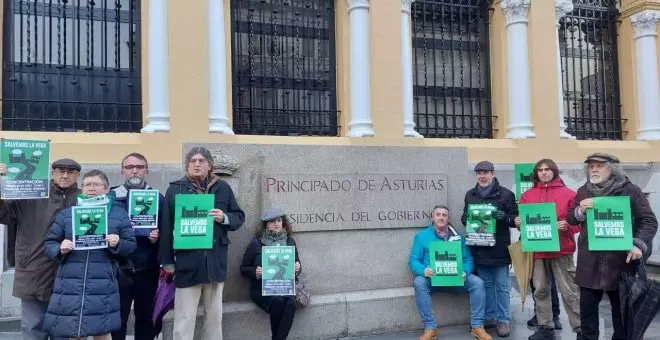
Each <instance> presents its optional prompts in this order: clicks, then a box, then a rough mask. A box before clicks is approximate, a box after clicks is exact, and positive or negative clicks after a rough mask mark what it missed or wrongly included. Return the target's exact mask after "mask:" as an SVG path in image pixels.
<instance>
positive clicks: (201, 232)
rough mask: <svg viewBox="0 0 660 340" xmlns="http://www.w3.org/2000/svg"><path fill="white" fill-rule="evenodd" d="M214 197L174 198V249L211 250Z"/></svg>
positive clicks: (182, 195)
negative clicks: (211, 213)
mask: <svg viewBox="0 0 660 340" xmlns="http://www.w3.org/2000/svg"><path fill="white" fill-rule="evenodd" d="M214 200H215V195H210V194H203V195H202V194H178V195H176V196H175V198H174V205H175V208H174V249H211V248H213V216H211V215H210V212H211V209H213V203H214Z"/></svg>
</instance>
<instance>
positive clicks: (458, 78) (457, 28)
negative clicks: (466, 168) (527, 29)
mask: <svg viewBox="0 0 660 340" xmlns="http://www.w3.org/2000/svg"><path fill="white" fill-rule="evenodd" d="M412 44H413V84H414V85H413V95H414V106H415V108H414V113H415V123H416V125H417V126H416V130H417V131H418V132H419V133H420V134H422V135H424V136H425V137H437V138H450V137H457V138H492V136H493V124H492V123H493V122H492V119H493V117H492V113H491V93H490V67H489V62H490V59H489V58H490V56H489V1H487V0H462V1H454V0H417V1H415V2H414V3H413V5H412Z"/></svg>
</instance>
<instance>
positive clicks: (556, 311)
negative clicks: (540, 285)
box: [529, 277, 559, 319]
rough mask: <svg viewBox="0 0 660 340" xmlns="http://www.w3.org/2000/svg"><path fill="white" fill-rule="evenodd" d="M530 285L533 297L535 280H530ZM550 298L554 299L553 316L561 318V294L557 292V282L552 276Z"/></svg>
mask: <svg viewBox="0 0 660 340" xmlns="http://www.w3.org/2000/svg"><path fill="white" fill-rule="evenodd" d="M529 285H530V286H531V288H532V299H533V298H534V291H535V290H536V288H535V287H534V282H533V281H532V280H529ZM550 298H551V299H552V318H553V319H557V318H559V294H558V293H557V282H556V281H555V278H554V277H553V278H552V284H551V286H550ZM534 310H536V300H534Z"/></svg>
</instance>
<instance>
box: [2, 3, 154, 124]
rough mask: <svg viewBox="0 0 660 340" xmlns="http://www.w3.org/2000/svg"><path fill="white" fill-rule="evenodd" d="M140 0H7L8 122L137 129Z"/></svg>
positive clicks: (5, 98) (4, 106)
mask: <svg viewBox="0 0 660 340" xmlns="http://www.w3.org/2000/svg"><path fill="white" fill-rule="evenodd" d="M140 3H141V1H140V0H116V1H115V0H4V16H3V79H2V117H1V118H2V128H3V129H4V130H17V131H95V132H97V131H98V132H137V131H140V128H141V127H142V106H141V79H140V77H141V76H140V69H141V68H140V41H141V39H140V36H141V30H140V6H141V4H140Z"/></svg>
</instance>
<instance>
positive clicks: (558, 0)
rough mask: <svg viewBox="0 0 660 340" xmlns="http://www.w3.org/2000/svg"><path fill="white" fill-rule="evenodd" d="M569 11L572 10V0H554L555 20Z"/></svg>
mask: <svg viewBox="0 0 660 340" xmlns="http://www.w3.org/2000/svg"><path fill="white" fill-rule="evenodd" d="M571 12H573V0H555V15H556V20H557V22H559V20H560V19H561V18H563V17H564V16H565V15H566V14H568V13H571Z"/></svg>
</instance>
